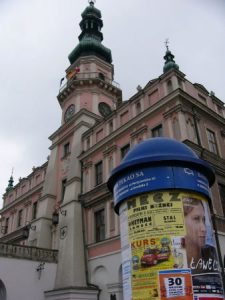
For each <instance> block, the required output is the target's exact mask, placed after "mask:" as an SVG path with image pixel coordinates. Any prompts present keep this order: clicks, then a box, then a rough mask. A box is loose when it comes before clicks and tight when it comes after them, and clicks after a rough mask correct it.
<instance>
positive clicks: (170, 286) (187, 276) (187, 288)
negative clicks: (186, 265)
mask: <svg viewBox="0 0 225 300" xmlns="http://www.w3.org/2000/svg"><path fill="white" fill-rule="evenodd" d="M159 286H160V296H161V298H160V299H161V300H166V299H170V300H192V299H193V293H192V278H191V270H190V269H178V270H167V271H159Z"/></svg>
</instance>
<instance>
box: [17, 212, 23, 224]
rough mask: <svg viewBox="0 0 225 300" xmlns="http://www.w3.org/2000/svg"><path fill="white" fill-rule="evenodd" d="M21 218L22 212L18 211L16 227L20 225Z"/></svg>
mask: <svg viewBox="0 0 225 300" xmlns="http://www.w3.org/2000/svg"><path fill="white" fill-rule="evenodd" d="M22 217H23V210H22V209H21V210H19V212H18V219H17V227H20V226H21V225H22Z"/></svg>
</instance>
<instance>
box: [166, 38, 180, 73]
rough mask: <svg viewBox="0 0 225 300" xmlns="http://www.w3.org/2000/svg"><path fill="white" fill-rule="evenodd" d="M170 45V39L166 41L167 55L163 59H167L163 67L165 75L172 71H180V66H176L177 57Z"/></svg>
mask: <svg viewBox="0 0 225 300" xmlns="http://www.w3.org/2000/svg"><path fill="white" fill-rule="evenodd" d="M168 44H169V39H166V40H165V46H166V54H165V56H164V57H163V58H164V59H165V64H164V67H163V73H166V72H168V71H169V70H171V69H176V70H179V66H178V65H177V64H176V62H175V60H174V57H175V56H174V55H173V54H172V52H171V51H170V50H169V46H168Z"/></svg>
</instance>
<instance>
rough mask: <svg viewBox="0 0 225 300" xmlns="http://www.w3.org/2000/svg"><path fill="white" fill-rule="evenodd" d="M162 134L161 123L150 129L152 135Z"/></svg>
mask: <svg viewBox="0 0 225 300" xmlns="http://www.w3.org/2000/svg"><path fill="white" fill-rule="evenodd" d="M159 136H163V131H162V125H159V126H156V127H155V128H153V129H152V137H159Z"/></svg>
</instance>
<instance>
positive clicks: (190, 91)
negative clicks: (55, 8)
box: [0, 1, 225, 300]
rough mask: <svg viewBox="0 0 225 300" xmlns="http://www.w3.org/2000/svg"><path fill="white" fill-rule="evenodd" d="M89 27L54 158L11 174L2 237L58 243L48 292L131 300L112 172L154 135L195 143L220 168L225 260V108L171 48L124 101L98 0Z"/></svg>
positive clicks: (75, 56) (87, 13)
mask: <svg viewBox="0 0 225 300" xmlns="http://www.w3.org/2000/svg"><path fill="white" fill-rule="evenodd" d="M80 26H81V34H80V36H79V43H78V45H77V46H76V47H75V49H74V50H73V51H72V52H71V54H70V55H69V60H70V66H69V68H68V69H67V70H66V77H67V82H66V84H65V85H64V86H62V87H61V89H60V91H59V94H58V97H57V98H58V102H59V105H60V106H61V109H62V119H61V125H60V127H59V128H58V129H57V130H56V131H55V132H54V133H53V134H52V135H51V136H50V140H51V142H52V145H51V147H50V151H51V152H50V155H49V159H48V161H47V162H45V163H44V164H43V165H42V166H40V167H38V168H35V169H33V171H32V173H31V174H29V175H28V176H27V177H26V178H23V179H21V180H20V181H19V182H18V183H17V184H16V185H13V179H12V178H11V179H10V181H9V186H8V188H7V190H6V193H5V195H4V198H3V199H4V205H3V208H2V210H1V237H0V241H1V242H2V243H9V244H20V245H24V246H27V247H37V248H38V247H40V248H47V249H54V250H58V264H57V271H56V279H55V283H54V288H53V289H52V290H50V291H46V292H45V293H44V296H45V299H98V296H99V299H101V300H103V299H117V300H118V299H119V300H122V299H123V290H122V268H121V257H120V230H119V218H118V216H117V215H116V214H115V213H114V206H113V197H112V195H111V194H110V192H109V191H108V189H107V185H106V182H107V178H108V176H109V174H110V172H111V170H112V169H113V168H114V167H116V166H117V165H118V164H119V163H120V162H121V160H122V159H123V157H124V156H125V154H126V153H127V151H129V149H130V148H132V147H133V146H134V145H135V144H137V143H139V142H140V141H142V140H144V139H148V138H154V137H158V136H162V137H169V138H173V139H177V140H179V141H182V142H184V143H185V144H187V145H188V146H189V147H191V148H192V149H193V150H194V151H195V152H196V153H197V154H198V155H199V156H200V157H201V158H202V159H205V160H207V161H208V162H209V163H210V165H211V166H212V167H213V168H214V169H215V173H216V182H215V184H214V185H213V187H212V199H213V202H212V211H211V212H212V215H213V219H214V221H215V222H214V225H215V226H214V230H215V233H216V236H217V238H218V242H219V244H220V252H221V253H220V256H221V257H222V258H223V257H224V255H225V250H224V249H225V147H224V145H225V109H224V103H223V102H222V101H221V100H220V99H218V98H217V97H216V96H215V94H214V93H212V92H211V93H209V92H208V91H207V90H206V88H205V87H204V86H202V85H201V84H198V83H191V82H190V81H188V79H186V76H185V74H183V73H182V72H181V71H180V70H179V67H178V65H177V64H176V63H175V61H174V56H173V54H172V53H171V52H170V50H169V49H167V51H166V54H165V56H164V60H165V63H164V71H163V74H161V75H159V77H158V78H155V79H152V80H150V81H149V82H148V83H147V84H146V85H145V87H143V88H141V87H140V88H139V89H138V91H137V93H136V94H135V95H133V96H132V97H131V98H130V99H129V100H127V101H123V99H122V91H121V89H120V87H119V84H118V83H116V82H115V81H114V66H113V65H112V58H111V51H110V50H109V49H108V48H106V47H105V46H103V45H102V43H101V41H102V39H103V36H102V33H101V27H102V26H103V22H102V19H101V12H100V11H99V10H98V9H97V8H96V7H95V6H94V3H93V2H92V1H91V2H90V6H88V7H87V8H86V9H85V10H84V12H83V13H82V21H81V23H80ZM159 63H160V62H159ZM66 297H67V298H66Z"/></svg>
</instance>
